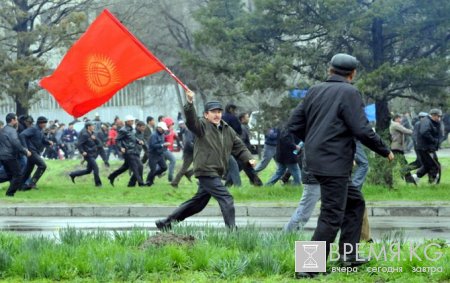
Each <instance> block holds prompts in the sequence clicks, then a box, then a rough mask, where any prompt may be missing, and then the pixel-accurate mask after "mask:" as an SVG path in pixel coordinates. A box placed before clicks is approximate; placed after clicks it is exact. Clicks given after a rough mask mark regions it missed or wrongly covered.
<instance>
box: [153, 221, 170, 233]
mask: <svg viewBox="0 0 450 283" xmlns="http://www.w3.org/2000/svg"><path fill="white" fill-rule="evenodd" d="M155 224H156V228H158V230H159V231H163V232H164V231H168V230H171V229H172V223H170V221H169V220H167V219H161V220H156V222H155Z"/></svg>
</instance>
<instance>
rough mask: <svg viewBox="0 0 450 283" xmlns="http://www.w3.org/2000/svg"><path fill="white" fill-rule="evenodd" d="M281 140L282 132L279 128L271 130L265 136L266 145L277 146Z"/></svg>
mask: <svg viewBox="0 0 450 283" xmlns="http://www.w3.org/2000/svg"><path fill="white" fill-rule="evenodd" d="M279 138H280V130H279V129H278V128H270V129H269V131H267V134H266V135H265V140H264V144H267V145H272V146H276V145H277V143H278V139H279Z"/></svg>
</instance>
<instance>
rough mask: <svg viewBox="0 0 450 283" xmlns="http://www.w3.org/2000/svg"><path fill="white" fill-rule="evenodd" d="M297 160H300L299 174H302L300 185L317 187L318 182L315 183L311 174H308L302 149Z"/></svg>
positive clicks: (315, 180)
mask: <svg viewBox="0 0 450 283" xmlns="http://www.w3.org/2000/svg"><path fill="white" fill-rule="evenodd" d="M299 158H300V162H299V165H301V166H300V172H301V174H302V183H303V184H308V185H318V184H319V182H318V181H317V179H316V178H315V177H314V175H313V174H311V172H309V169H308V165H307V164H306V158H305V150H304V149H303V150H302V151H300V157H299Z"/></svg>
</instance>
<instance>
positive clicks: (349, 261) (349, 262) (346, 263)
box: [339, 255, 369, 267]
mask: <svg viewBox="0 0 450 283" xmlns="http://www.w3.org/2000/svg"><path fill="white" fill-rule="evenodd" d="M339 262H340V264H341V266H342V267H356V266H360V265H363V264H366V263H368V262H369V259H368V258H365V257H359V258H358V260H357V259H356V255H348V256H347V258H346V259H345V260H344V256H342V255H341V257H340V259H339Z"/></svg>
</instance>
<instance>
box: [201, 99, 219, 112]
mask: <svg viewBox="0 0 450 283" xmlns="http://www.w3.org/2000/svg"><path fill="white" fill-rule="evenodd" d="M214 109H220V110H223V106H222V103H220V102H219V101H209V102H206V104H205V112H208V111H211V110H214Z"/></svg>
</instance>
